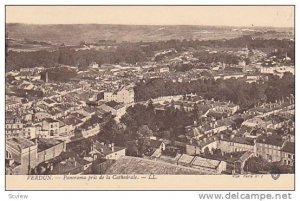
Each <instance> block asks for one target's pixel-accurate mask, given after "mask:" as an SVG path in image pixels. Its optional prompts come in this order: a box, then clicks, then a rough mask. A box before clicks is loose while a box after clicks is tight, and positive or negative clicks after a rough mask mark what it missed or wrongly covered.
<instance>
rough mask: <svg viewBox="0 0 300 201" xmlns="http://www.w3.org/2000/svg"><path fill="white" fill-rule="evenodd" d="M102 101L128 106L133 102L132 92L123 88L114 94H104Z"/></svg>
mask: <svg viewBox="0 0 300 201" xmlns="http://www.w3.org/2000/svg"><path fill="white" fill-rule="evenodd" d="M104 101H106V102H109V101H116V102H119V103H125V104H130V103H133V102H134V91H133V89H126V88H125V87H123V88H121V89H119V90H117V91H114V92H104Z"/></svg>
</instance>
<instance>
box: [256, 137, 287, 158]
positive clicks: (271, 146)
mask: <svg viewBox="0 0 300 201" xmlns="http://www.w3.org/2000/svg"><path fill="white" fill-rule="evenodd" d="M283 144H284V140H283V139H282V137H281V136H279V135H275V134H273V135H269V136H266V135H261V136H259V137H258V138H257V141H256V148H257V154H258V155H259V156H261V157H263V158H264V159H266V160H268V161H270V162H276V161H281V148H282V146H283Z"/></svg>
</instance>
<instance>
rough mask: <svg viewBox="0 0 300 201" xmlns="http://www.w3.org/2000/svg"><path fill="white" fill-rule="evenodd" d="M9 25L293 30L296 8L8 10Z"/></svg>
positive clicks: (172, 7)
mask: <svg viewBox="0 0 300 201" xmlns="http://www.w3.org/2000/svg"><path fill="white" fill-rule="evenodd" d="M6 22H7V23H33V24H85V23H96V24H140V25H141V24H146V25H149V24H150V25H173V24H174V25H226V26H252V25H253V26H274V27H293V26H294V7H292V6H6Z"/></svg>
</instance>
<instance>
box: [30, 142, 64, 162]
mask: <svg viewBox="0 0 300 201" xmlns="http://www.w3.org/2000/svg"><path fill="white" fill-rule="evenodd" d="M32 141H33V142H35V143H36V144H37V145H38V146H37V164H39V163H42V162H45V161H48V160H51V159H53V158H55V157H57V156H59V155H60V154H61V153H62V152H64V151H66V143H65V142H64V141H62V140H56V139H51V138H36V139H32Z"/></svg>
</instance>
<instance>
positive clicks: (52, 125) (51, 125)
mask: <svg viewBox="0 0 300 201" xmlns="http://www.w3.org/2000/svg"><path fill="white" fill-rule="evenodd" d="M42 131H44V132H42V136H41V137H45V138H48V137H54V136H58V135H59V121H57V120H54V119H51V118H46V119H44V120H43V121H42Z"/></svg>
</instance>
